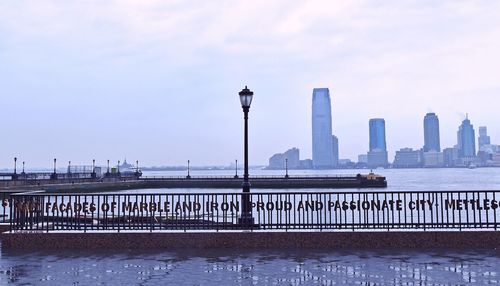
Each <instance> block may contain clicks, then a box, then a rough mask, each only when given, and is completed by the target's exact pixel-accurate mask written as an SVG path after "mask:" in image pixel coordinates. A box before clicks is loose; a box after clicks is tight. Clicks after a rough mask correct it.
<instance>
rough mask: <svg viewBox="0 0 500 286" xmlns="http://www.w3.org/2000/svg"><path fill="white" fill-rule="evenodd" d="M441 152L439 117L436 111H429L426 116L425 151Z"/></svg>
mask: <svg viewBox="0 0 500 286" xmlns="http://www.w3.org/2000/svg"><path fill="white" fill-rule="evenodd" d="M429 151H436V152H441V145H440V142H439V118H438V117H437V115H436V114H435V113H427V114H426V115H425V117H424V152H429Z"/></svg>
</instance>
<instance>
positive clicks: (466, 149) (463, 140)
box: [457, 116, 476, 158]
mask: <svg viewBox="0 0 500 286" xmlns="http://www.w3.org/2000/svg"><path fill="white" fill-rule="evenodd" d="M457 141H458V155H459V157H460V158H467V157H475V156H476V135H475V131H474V126H473V125H472V124H471V123H470V120H469V116H467V117H466V118H465V120H464V121H462V125H460V127H459V128H458V132H457Z"/></svg>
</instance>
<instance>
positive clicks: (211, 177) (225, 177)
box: [140, 174, 357, 180]
mask: <svg viewBox="0 0 500 286" xmlns="http://www.w3.org/2000/svg"><path fill="white" fill-rule="evenodd" d="M284 178H285V174H283V175H263V176H251V177H250V179H252V180H256V179H257V180H258V179H284ZM310 178H313V179H322V178H323V179H339V180H344V179H355V178H357V175H289V176H288V178H287V179H289V180H297V179H299V180H300V179H310ZM187 179H188V178H186V176H180V175H179V176H142V177H141V178H140V180H187ZM242 179H243V176H242V175H239V176H238V177H236V178H235V177H234V175H201V176H193V175H191V176H190V178H189V180H242Z"/></svg>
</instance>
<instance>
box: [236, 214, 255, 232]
mask: <svg viewBox="0 0 500 286" xmlns="http://www.w3.org/2000/svg"><path fill="white" fill-rule="evenodd" d="M238 225H239V226H240V227H241V228H243V229H252V228H257V226H256V225H255V219H254V218H253V217H252V215H251V214H247V215H242V216H241V217H240V218H238Z"/></svg>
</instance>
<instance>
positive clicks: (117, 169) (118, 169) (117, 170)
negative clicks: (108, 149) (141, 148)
mask: <svg viewBox="0 0 500 286" xmlns="http://www.w3.org/2000/svg"><path fill="white" fill-rule="evenodd" d="M116 172H117V173H118V174H120V160H118V165H116Z"/></svg>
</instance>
